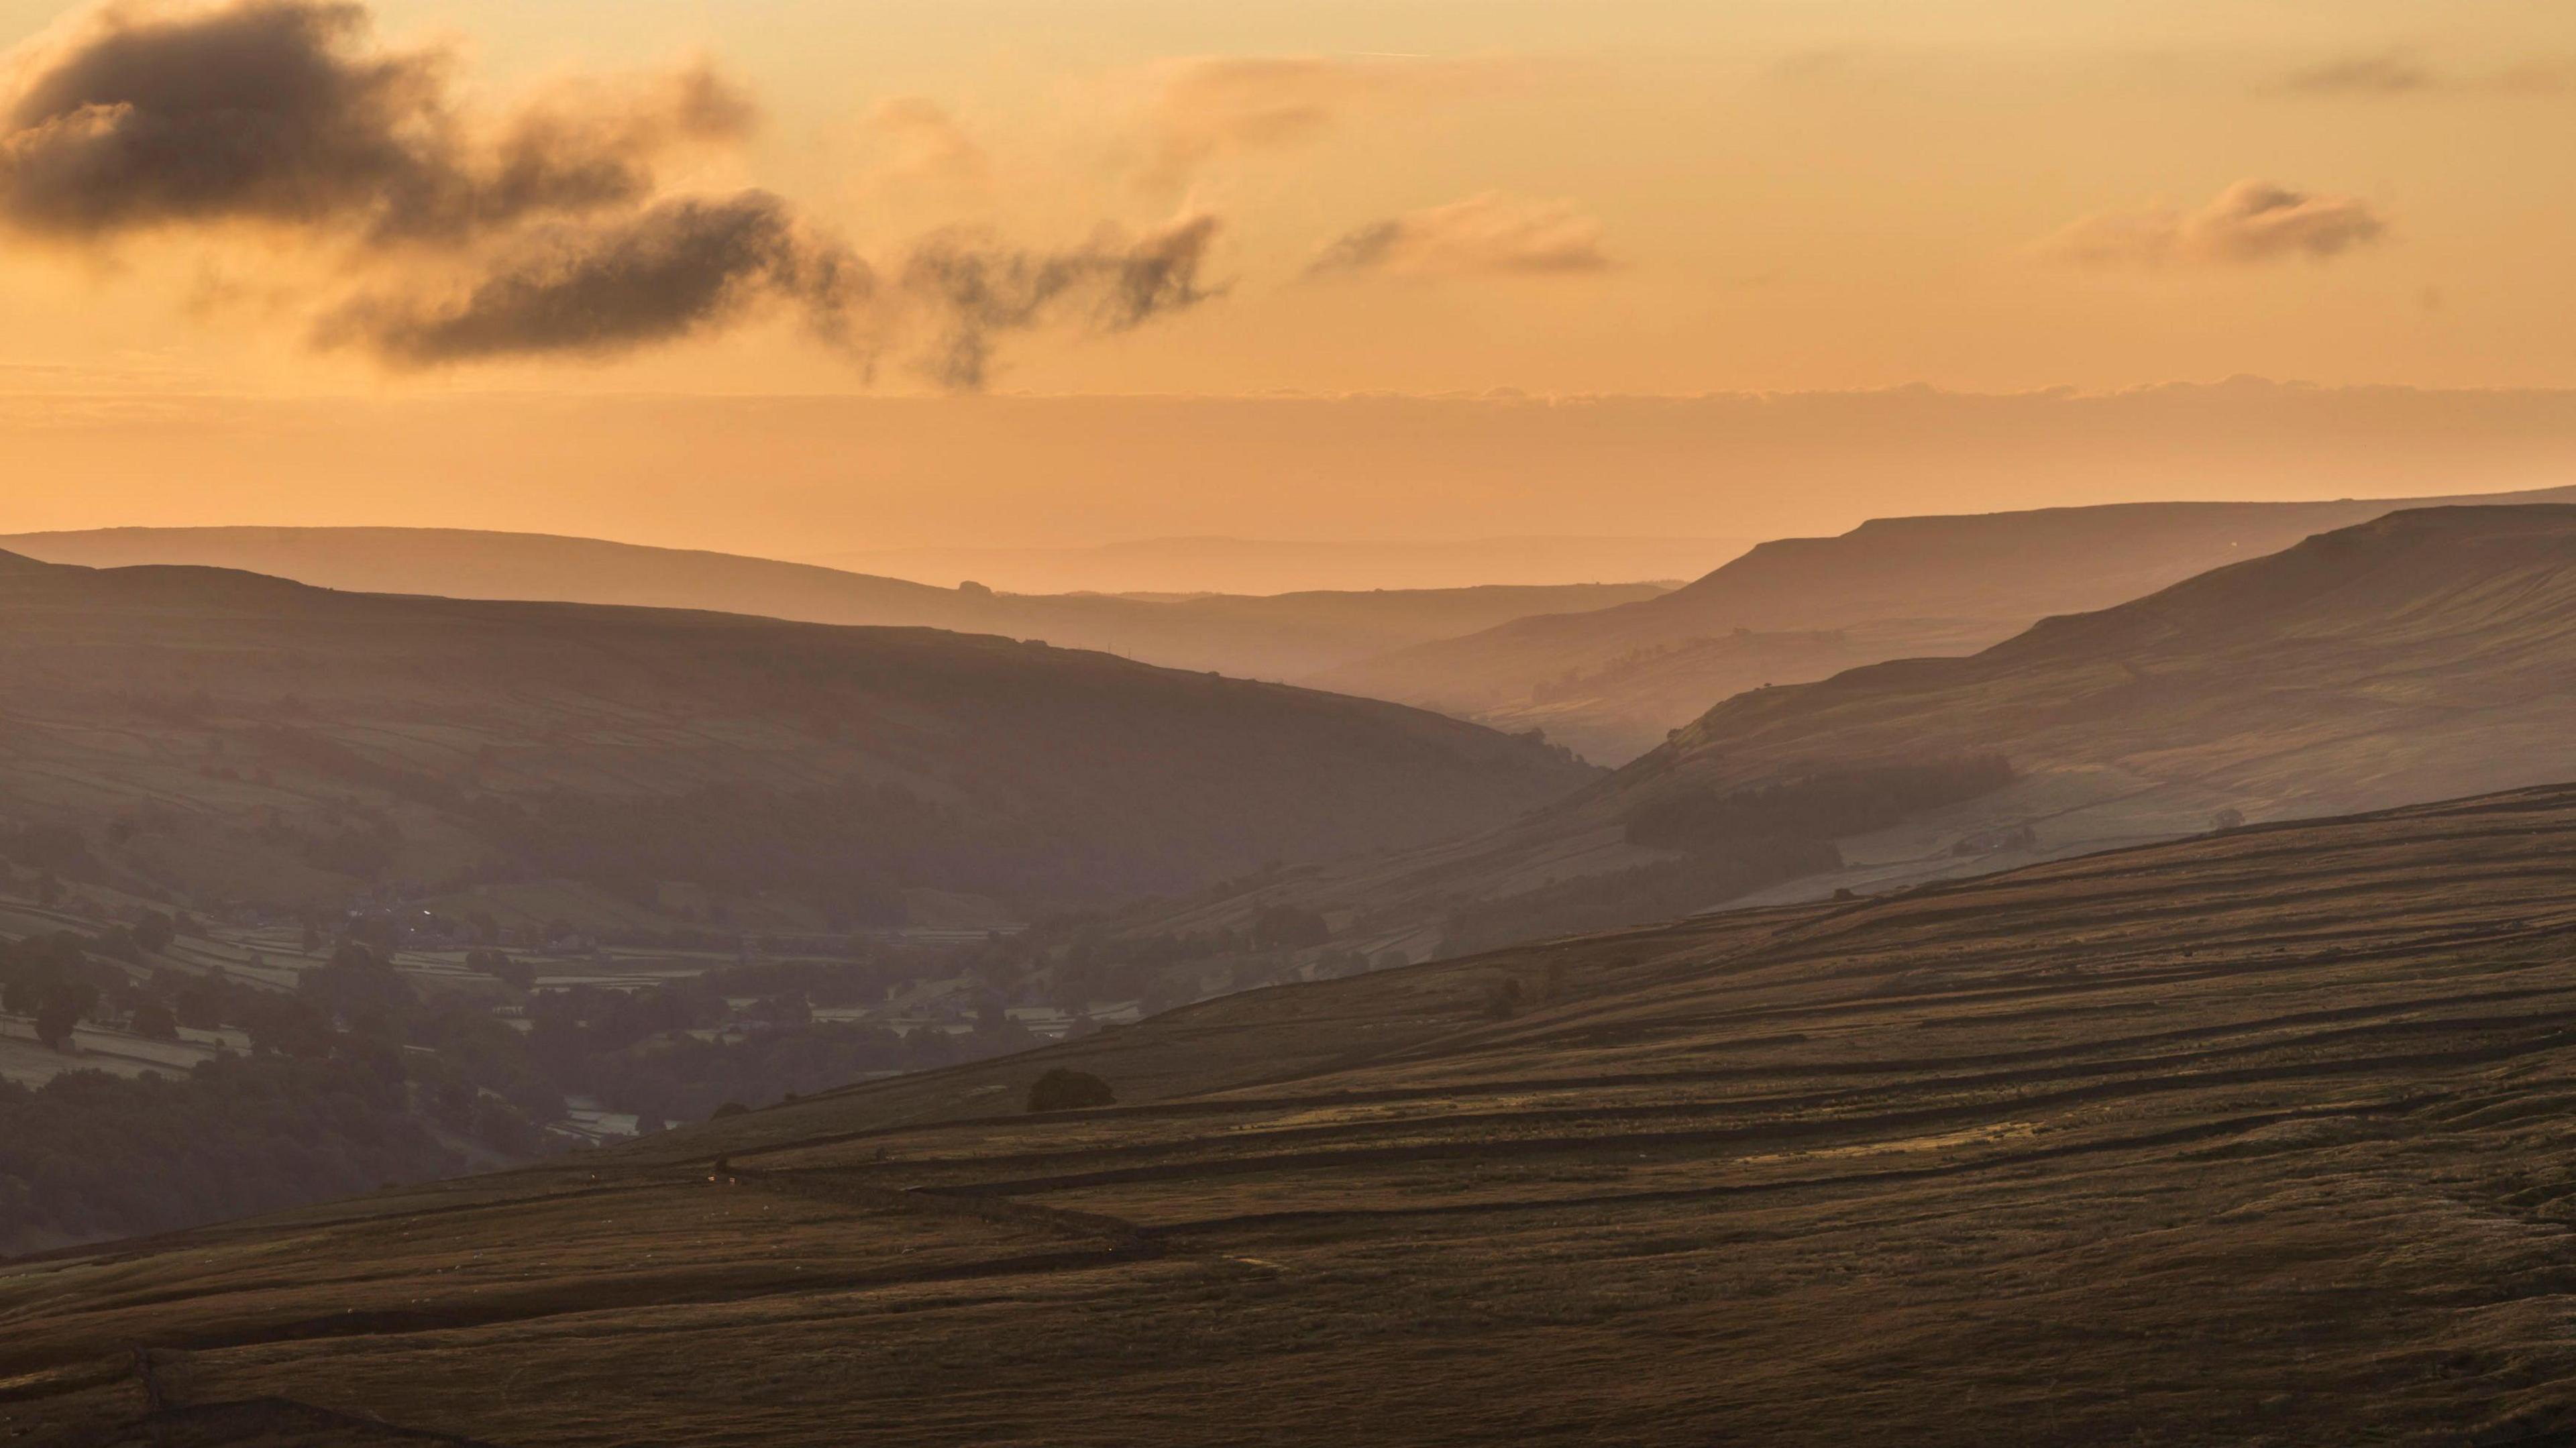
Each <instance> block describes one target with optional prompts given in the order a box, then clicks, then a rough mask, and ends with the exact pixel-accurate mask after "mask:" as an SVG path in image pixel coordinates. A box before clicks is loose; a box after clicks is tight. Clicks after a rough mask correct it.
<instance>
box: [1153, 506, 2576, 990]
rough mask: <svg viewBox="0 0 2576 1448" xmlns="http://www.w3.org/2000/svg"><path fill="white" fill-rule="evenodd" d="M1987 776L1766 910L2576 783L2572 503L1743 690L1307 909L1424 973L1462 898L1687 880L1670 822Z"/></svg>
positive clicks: (2387, 520) (2408, 522)
mask: <svg viewBox="0 0 2576 1448" xmlns="http://www.w3.org/2000/svg"><path fill="white" fill-rule="evenodd" d="M1992 755H2000V756H2002V757H2004V758H2005V759H2007V760H2009V761H2010V763H2011V765H2012V766H2013V767H2014V769H2015V770H2016V771H2017V772H2018V774H2019V776H2020V777H2019V778H2018V779H2017V780H2016V781H2015V782H2013V783H2012V784H2011V785H2010V786H2009V787H2006V788H2003V789H2001V790H1999V791H1996V792H1992V793H1988V794H1984V795H1981V796H1979V797H1977V798H1974V799H1973V800H1969V801H1967V802H1964V803H1959V804H1954V805H1950V806H1947V807H1944V808H1941V809H1938V810H1932V811H1928V812H1925V813H1922V814H1920V815H1918V816H1916V817H1913V818H1910V819H1908V820H1906V821H1905V822H1904V823H1902V824H1900V825H1897V826H1893V827H1890V828H1888V829H1885V830H1882V831H1877V832H1874V833H1872V834H1870V835H1868V836H1865V837H1858V838H1845V839H1844V840H1842V841H1841V849H1842V854H1843V857H1844V859H1845V860H1846V862H1847V866H1848V868H1847V869H1846V870H1845V871H1844V872H1842V873H1841V874H1839V875H1832V874H1827V875H1817V876H1815V877H1813V878H1810V879H1807V880H1803V881H1799V882H1796V883H1794V884H1792V885H1789V886H1786V887H1782V888H1781V889H1778V890H1775V891H1773V892H1771V893H1770V894H1767V895H1762V896H1757V897H1756V898H1801V897H1804V896H1809V895H1813V894H1818V893H1822V892H1823V891H1825V890H1829V889H1832V888H1835V887H1836V886H1846V887H1852V888H1858V889H1862V890H1871V889H1884V888H1889V887H1891V886H1895V885H1901V884H1908V883H1915V882H1920V881H1923V880H1928V879H1934V878H1941V877H1945V876H1951V875H1958V874H1965V873H1974V872H1978V871H1983V870H1991V869H1995V868H1998V867H2001V866H2004V865H2010V864H2014V863H2021V862H2026V861H2029V860H2032V859H2039V858H2048V857H2055V856H2061V855H2066V854H2071V853H2078V852H2082V851H2086V850H2093V849H2100V848H2104V847H2108V846H2113V845H2120V844H2131V843H2137V842H2141V841H2147V840H2155V839H2168V838H2172V837H2175V836H2178V835H2188V834H2195V833H2199V832H2202V831H2205V830H2208V829H2211V828H2213V827H2214V826H2216V825H2218V824H2220V823H2224V822H2225V821H2227V820H2232V819H2241V820H2250V821H2263V820H2275V819H2284V818H2292V817H2305V816H2316V815H2324V814H2331V813H2339V812H2345V811H2353V810H2365V809H2377V808H2385V807H2391V806H2397V805H2404V804H2410V803H2414V802H2418V801H2423V800H2432V799H2441V798H2447V797H2451V796H2456V795H2463V794H2471V793H2477V792H2482V791H2488V790H2497V789H2507V788H2514V787H2519V786H2522V785H2527V784H2534V783H2544V782H2548V781H2552V780H2560V779H2569V778H2576V506H2567V505H2515V506H2483V507H2460V506H2443V507H2433V508H2422V509H2411V510H2406V511H2401V512H2397V513H2392V514H2389V515H2387V516H2384V517H2381V518H2377V519H2374V520H2372V521H2369V522H2366V523H2361V524H2358V525H2354V526H2351V527H2347V528H2343V529H2339V530H2336V531H2333V532H2328V533H2323V534H2319V535H2317V536H2314V537H2311V538H2308V539H2306V540H2304V541H2302V542H2300V543H2298V544H2296V545H2295V546H2293V547H2290V548H2288V549H2286V550H2284V551H2281V552H2278V553H2275V554H2271V555H2268V556H2265V557H2261V558H2255V559H2250V560H2248V561H2246V562H2243V563H2238V564H2233V565H2230V566H2228V567H2224V568H2220V569H2216V570H2213V571H2211V572H2208V573H2204V574H2202V575H2200V576H2197V577H2194V578H2191V579H2188V580H2185V581H2183V582H2181V583H2177V584H2174V585H2172V586H2170V587H2167V588H2165V589H2162V590H2160V591H2158V592H2156V593H2153V594H2150V595H2148V596H2146V597H2144V598H2140V599H2136V600H2133V601H2131V602H2128V603H2124V604H2121V605H2119V606H2117V607H2113V608H2108V609H2102V610H2098V611H2094V612H2090V613H2081V614H2071V615H2065V616H2060V617H2055V618H2050V619H2047V620H2044V621H2042V622H2040V623H2038V624H2036V625H2034V626H2032V627H2030V628H2028V629H2026V630H2025V631H2023V632H2022V633H2020V634H2019V635H2017V636H2016V637H2014V638H2011V639H2008V640H2006V641H2004V642H2002V643H1999V644H1996V645H1993V646H1992V647H1989V648H1987V649H1985V650H1983V651H1982V652H1979V653H1976V654H1973V655H1968V656H1964V657H1955V658H1918V659H1900V660H1892V661H1889V662H1886V663H1880V664H1875V665H1870V666H1867V667H1863V668H1857V669H1852V670H1848V671H1846V672H1843V673H1840V674H1837V675H1835V676H1833V677H1832V678H1829V679H1825V680H1822V681H1818V682H1814V683H1807V684H1797V685H1789V686H1783V687H1777V688H1769V689H1756V690H1752V691H1748V692H1746V693H1742V694H1738V695H1736V696H1735V697H1733V698H1730V699H1728V700H1726V701H1725V702H1723V703H1720V704H1719V705H1717V706H1716V707H1715V708H1712V709H1710V710H1708V711H1707V712H1706V713H1705V714H1704V715H1703V716H1702V717H1701V718H1699V719H1698V720H1696V721H1694V722H1693V723H1691V724H1689V725H1688V726H1686V727H1684V728H1682V729H1680V730H1678V731H1677V732H1676V733H1675V734H1674V736H1673V737H1672V738H1671V739H1670V740H1669V741H1667V742H1666V743H1665V744H1663V745H1661V746H1658V747H1657V748H1656V749H1654V750H1652V751H1651V752H1649V753H1647V754H1646V755H1645V756H1643V757H1642V758H1640V759H1638V760H1636V761H1634V762H1633V763H1631V764H1629V765H1627V766H1626V767H1624V768H1622V769H1620V770H1619V771H1618V772H1616V773H1615V774H1613V775H1610V776H1608V777H1607V778H1605V779H1603V780H1602V781H1601V782H1600V783H1598V784H1596V785H1594V786H1591V787H1589V788H1587V789H1585V790H1583V791H1581V792H1580V793H1578V794H1576V795H1574V796H1572V797H1570V798H1568V799H1567V800H1565V801H1563V802H1561V803H1558V804H1556V805H1552V806H1550V807H1548V808H1546V809H1543V810H1541V811H1538V812H1537V813H1535V814H1533V815H1532V816H1530V817H1529V818H1527V819H1524V820H1520V821H1516V822H1514V823H1513V824H1510V825H1507V826H1504V827H1502V828H1501V829H1499V830H1497V831H1495V832H1493V833H1491V834H1489V835H1487V836H1485V837H1482V838H1480V839H1477V840H1472V841H1454V842H1450V843H1448V844H1445V845H1442V846H1438V847H1435V848H1432V849H1428V850H1424V851H1419V852H1414V853H1412V854H1409V855H1406V856H1404V857H1401V858H1398V859H1392V860H1388V861H1384V862H1380V863H1377V864H1373V865H1371V866H1368V867H1366V868H1364V869H1357V868H1355V869H1353V870H1351V871H1348V872H1345V873H1342V874H1340V875H1338V876H1336V877H1335V878H1333V879H1331V880H1317V881H1315V882H1313V883H1312V884H1311V885H1309V886H1307V887H1306V890H1307V899H1308V901H1309V903H1311V904H1313V905H1314V906H1316V907H1317V908H1321V909H1325V910H1328V911H1332V910H1347V911H1349V912H1350V914H1351V917H1352V918H1354V919H1365V920H1369V921H1372V922H1376V923H1377V924H1378V925H1379V926H1380V927H1382V928H1384V930H1385V932H1386V933H1385V934H1384V935H1383V936H1381V937H1375V938H1372V939H1371V940H1368V941H1364V942H1363V943H1364V944H1367V945H1370V946H1372V947H1374V948H1385V947H1387V946H1390V945H1393V946H1400V947H1402V948H1407V949H1410V950H1413V951H1416V952H1419V951H1421V950H1423V949H1426V948H1428V947H1429V946H1431V945H1432V944H1434V943H1436V941H1437V940H1438V939H1439V938H1440V926H1439V922H1440V921H1441V920H1442V919H1443V918H1444V916H1445V914H1446V913H1447V912H1449V911H1451V910H1454V909H1455V908H1457V902H1461V901H1476V900H1493V899H1500V898H1506V897H1511V896H1514V895H1518V894H1523V893H1525V892H1529V891H1533V890H1536V889H1539V888H1541V887H1544V886H1548V885H1550V884H1551V883H1552V882H1562V881H1567V880H1577V879H1581V878H1583V877H1585V876H1588V875H1610V874H1614V873H1616V872H1619V871H1623V870H1628V869H1633V868H1636V867H1639V866H1641V865H1645V864H1648V863H1650V862H1653V861H1657V860H1662V859H1669V858H1673V856H1672V855H1671V854H1670V853H1669V852H1666V851H1662V850H1657V849H1650V848H1646V847H1642V846H1640V845H1637V844H1632V843H1629V842H1628V841H1627V839H1626V838H1625V824H1626V822H1627V821H1628V820H1629V819H1630V818H1632V817H1633V816H1634V814H1635V812H1636V811H1637V810H1638V809H1639V808H1640V807H1641V806H1644V805H1646V804H1647V803H1648V802H1650V801H1654V800H1658V799H1662V798H1667V797H1671V796H1673V795H1675V794H1677V793H1678V792H1681V791H1688V790H1703V791H1708V792H1710V793H1712V794H1716V795H1725V794H1728V793H1731V792H1735V791H1741V790H1746V789H1751V788H1756V787H1761V786H1766V785H1770V784H1775V783H1778V782H1781V781H1785V780H1792V779H1797V778H1800V777H1804V776H1809V775H1814V774H1817V773H1819V772H1828V773H1829V772H1831V771H1833V770H1836V769H1848V768H1855V767H1862V766H1867V765H1872V764H1877V763H1881V762H1885V761H1890V760H1904V759H1939V758H1962V757H1974V756H1992ZM2024 831H2027V833H2026V834H2025V833H2023V832H2024ZM1704 903H1707V904H1715V903H1717V901H1715V900H1709V901H1706V902H1704ZM1229 908H1233V907H1228V906H1212V907H1210V912H1211V913H1209V914H1208V915H1205V916H1203V917H1198V918H1201V919H1208V918H1218V917H1221V916H1222V915H1223V914H1224V913H1225V911H1226V910H1227V909H1229ZM1401 921H1409V922H1410V923H1409V924H1405V925H1399V924H1398V923H1397V922H1401Z"/></svg>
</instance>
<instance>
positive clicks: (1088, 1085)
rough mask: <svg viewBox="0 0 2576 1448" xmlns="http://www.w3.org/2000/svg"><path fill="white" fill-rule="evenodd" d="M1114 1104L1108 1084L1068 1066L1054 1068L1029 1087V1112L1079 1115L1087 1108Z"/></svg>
mask: <svg viewBox="0 0 2576 1448" xmlns="http://www.w3.org/2000/svg"><path fill="white" fill-rule="evenodd" d="M1117 1100H1118V1096H1117V1094H1116V1093H1115V1092H1113V1091H1111V1090H1110V1089H1109V1083H1108V1082H1106V1081H1103V1080H1101V1079H1100V1078H1099V1077H1097V1076H1094V1075H1092V1074H1091V1073H1090V1072H1088V1071H1076V1070H1074V1069H1073V1068H1071V1067H1069V1066H1058V1067H1056V1068H1055V1069H1054V1070H1052V1071H1049V1072H1047V1073H1046V1074H1045V1075H1043V1076H1040V1077H1039V1078H1038V1079H1037V1082H1036V1083H1035V1084H1034V1085H1032V1086H1030V1087H1029V1109H1030V1110H1031V1111H1078V1110H1080V1109H1082V1108H1083V1107H1086V1106H1109V1105H1114V1104H1115V1103H1116V1102H1117Z"/></svg>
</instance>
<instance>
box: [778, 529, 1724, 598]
mask: <svg viewBox="0 0 2576 1448" xmlns="http://www.w3.org/2000/svg"><path fill="white" fill-rule="evenodd" d="M1751 546H1752V543H1751V540H1739V539H1732V538H1686V537H1685V538H1674V537H1642V538H1582V537H1566V536H1562V535H1553V536H1548V537H1537V538H1477V539H1468V540H1464V541H1459V542H1439V543H1383V542H1333V543H1324V542H1299V541H1292V540H1280V539H1267V538H1223V537H1215V538H1139V539H1133V540H1130V541H1127V542H1121V543H1103V544H1097V545H1094V546H1092V547H1088V548H971V547H966V548H878V549H867V550H862V551H858V552H848V553H827V554H823V555H821V556H819V557H815V558H810V559H806V560H804V561H806V562H810V563H819V564H822V565H824V566H825V567H828V568H847V569H852V570H855V571H857V572H860V573H881V574H884V575H886V576H888V577H891V578H910V579H915V580H918V581H919V582H923V583H935V584H939V585H941V586H943V587H946V586H952V585H954V584H956V583H958V582H960V581H962V580H965V579H975V580H977V581H980V582H983V583H987V584H990V585H992V586H993V587H995V588H999V589H1004V590H1007V591H1009V592H1013V593H1086V592H1088V593H1141V592H1164V593H1249V594H1273V593H1316V592H1323V591H1339V592H1366V591H1374V590H1382V589H1391V590H1449V589H1464V588H1473V587H1477V586H1479V585H1485V584H1493V583H1502V582H1511V583H1518V584H1536V585H1551V584H1553V585H1575V584H1584V583H1592V582H1597V581H1600V580H1603V579H1631V578H1697V577H1698V576H1699V575H1701V574H1703V573H1705V572H1707V571H1708V570H1709V569H1710V568H1712V567H1714V566H1716V564H1717V563H1718V562H1719V561H1720V560H1722V559H1726V558H1731V557H1733V556H1735V555H1736V554H1738V553H1741V552H1743V551H1744V550H1745V549H1746V548H1748V547H1751ZM1547 611H1549V612H1556V611H1558V610H1557V609H1555V608H1550V609H1548V610H1547Z"/></svg>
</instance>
